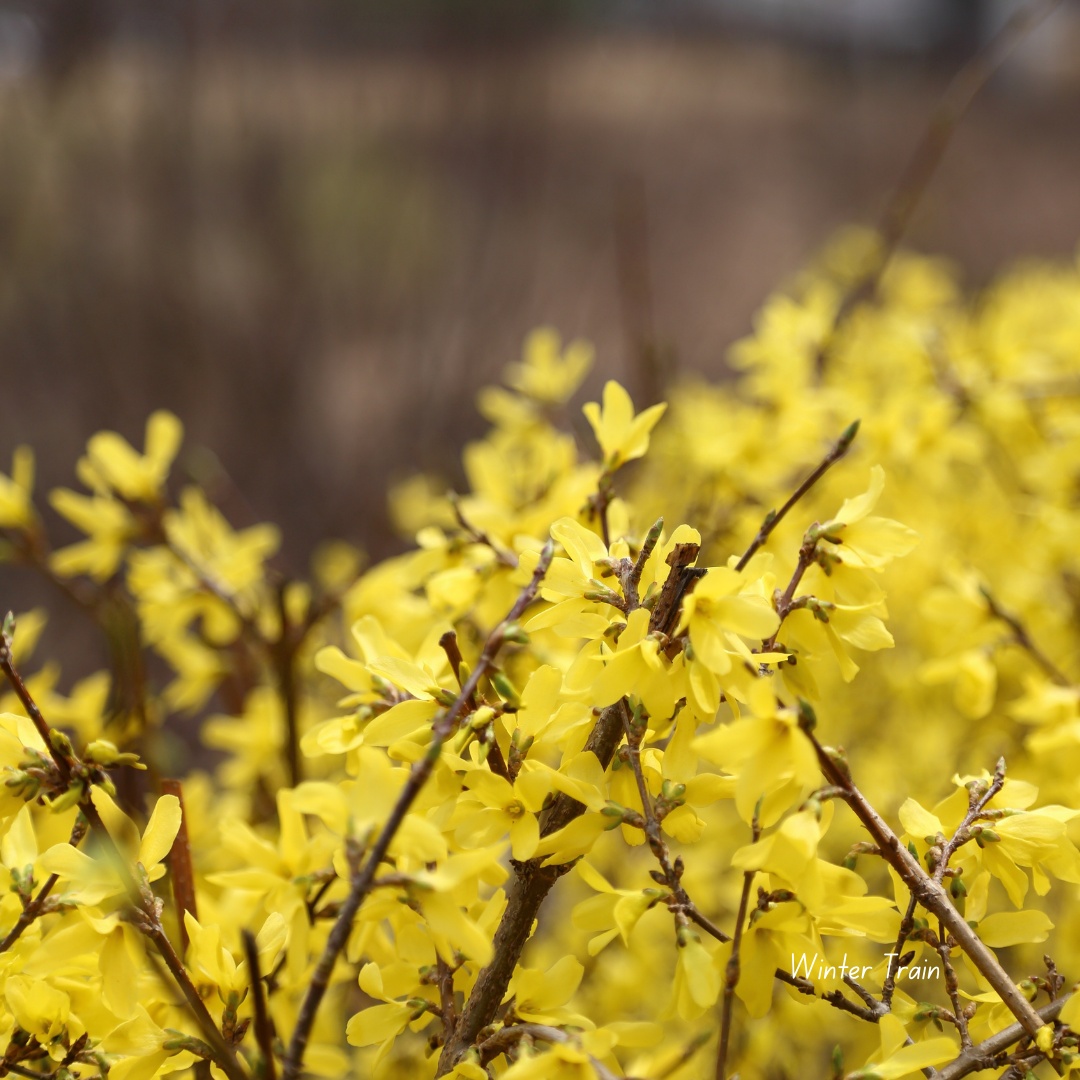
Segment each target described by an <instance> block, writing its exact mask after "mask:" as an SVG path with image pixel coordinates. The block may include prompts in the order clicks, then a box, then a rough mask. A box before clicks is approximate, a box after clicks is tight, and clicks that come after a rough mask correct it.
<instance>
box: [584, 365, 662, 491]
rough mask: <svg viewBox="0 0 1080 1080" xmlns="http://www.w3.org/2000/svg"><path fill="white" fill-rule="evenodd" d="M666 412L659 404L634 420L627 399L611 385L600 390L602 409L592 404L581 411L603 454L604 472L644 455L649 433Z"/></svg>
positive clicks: (618, 389)
mask: <svg viewBox="0 0 1080 1080" xmlns="http://www.w3.org/2000/svg"><path fill="white" fill-rule="evenodd" d="M666 408H667V405H666V404H664V403H663V402H661V404H659V405H653V406H651V407H650V408H648V409H646V410H645V411H644V412H641V413H638V414H637V416H635V415H634V403H633V402H632V401H631V400H630V395H629V394H628V393H627V392H626V391H625V390H624V389H623V388H622V387H621V386H620V385H619V384H618V383H617V382H614V381H609V382H608V383H607V384H606V385H605V386H604V406H603V409H601V407H600V406H599V405H598V404H597V403H596V402H595V401H590V402H589V403H588V404H587V405H585V406H584V407H583V408H582V412H584V413H585V417H586V419H587V420H588V421H589V424H590V425H591V426H592V429H593V433H594V434H595V435H596V441H597V442H598V443H599V444H600V449H601V450H602V451H603V452H604V468H605V469H607V470H608V472H614V471H615V470H616V469H617V468H619V466H620V465H625V464H626V463H627V462H628V461H633V460H634V459H635V458H639V457H643V456H644V455H645V452H646V451H647V450H648V449H649V432H650V431H652V429H653V428H654V427H656V425H657V423H658V421H659V420H660V417H661V416H663V415H664V410H665V409H666Z"/></svg>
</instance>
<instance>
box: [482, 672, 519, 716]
mask: <svg viewBox="0 0 1080 1080" xmlns="http://www.w3.org/2000/svg"><path fill="white" fill-rule="evenodd" d="M488 678H489V679H490V680H491V685H492V686H494V687H495V693H497V694H498V695H499V697H501V698H502V699H503V701H505V702H506V703H507V704H508V705H511V706H512V707H513V708H515V709H517V708H519V707H520V706H521V698H520V697H519V695H518V692H517V690H516V689H515V688H514V684H513V683H512V682H511V681H510V680H509V679H508V678H507V677H506V676H505V675H504V674H503V673H502V672H501V671H493V672H492V673H491V674H490V675H489V676H488Z"/></svg>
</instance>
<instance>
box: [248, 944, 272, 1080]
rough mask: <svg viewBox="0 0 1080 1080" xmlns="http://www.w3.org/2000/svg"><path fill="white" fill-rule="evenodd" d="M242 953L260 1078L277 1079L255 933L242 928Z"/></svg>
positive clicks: (270, 1027)
mask: <svg viewBox="0 0 1080 1080" xmlns="http://www.w3.org/2000/svg"><path fill="white" fill-rule="evenodd" d="M242 937H243V940H244V955H245V956H246V957H247V962H248V979H249V980H250V982H251V997H252V1004H253V1007H254V1010H255V1041H256V1042H257V1043H258V1044H259V1053H260V1054H261V1055H262V1061H263V1073H262V1080H277V1065H276V1064H275V1062H274V1025H273V1021H272V1020H271V1019H270V1013H269V1012H268V1011H267V1008H266V988H265V987H264V986H263V981H262V972H261V971H260V970H259V947H258V945H257V944H256V942H255V935H254V934H253V933H252V932H251V931H250V930H246V929H245V930H243V931H242Z"/></svg>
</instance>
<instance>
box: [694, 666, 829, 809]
mask: <svg viewBox="0 0 1080 1080" xmlns="http://www.w3.org/2000/svg"><path fill="white" fill-rule="evenodd" d="M750 711H751V713H752V715H751V716H744V717H742V718H741V719H739V720H736V721H734V722H733V723H730V724H721V725H719V726H718V727H717V728H716V729H715V730H713V731H710V732H709V733H708V734H706V735H702V736H700V737H699V738H697V739H695V740H694V744H693V745H694V749H696V750H697V751H698V753H700V754H701V756H702V757H703V758H705V759H706V760H708V761H711V762H713V763H714V764H716V765H719V766H720V767H721V768H723V769H726V770H728V771H730V772H737V774H738V781H737V782H736V785H735V806H736V808H737V809H738V811H739V816H740V817H741V818H742V819H743V820H744V821H750V820H751V818H752V817H753V815H754V808H755V806H756V804H757V803H758V800H759V799H760V800H761V812H760V817H761V823H762V825H765V826H768V825H771V824H773V823H774V822H775V821H777V820H778V819H779V817H780V815H781V814H782V813H783V812H784V811H785V810H786V809H787V808H788V807H789V806H791V805H792V803H794V802H795V801H796V800H797V799H799V798H802V797H803V796H804V795H806V794H807V793H808V792H809V791H810V790H811V789H812V788H813V787H814V786H815V784H817V783H819V781H820V778H821V774H820V771H819V769H818V760H817V754H816V753H815V751H814V747H813V745H812V744H811V742H810V740H809V739H808V738H807V737H806V735H805V734H804V733H803V731H802V730H801V729H800V727H799V721H798V717H797V715H796V713H795V711H794V710H793V709H784V708H780V707H779V705H778V703H777V701H776V697H775V696H774V694H773V691H772V688H771V686H770V685H769V681H768V680H766V679H761V680H758V681H757V682H755V683H754V684H753V685H752V687H751V692H750Z"/></svg>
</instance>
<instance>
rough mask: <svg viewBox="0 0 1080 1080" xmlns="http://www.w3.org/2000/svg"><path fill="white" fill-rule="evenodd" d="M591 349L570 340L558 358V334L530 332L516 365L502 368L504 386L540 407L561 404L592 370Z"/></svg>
mask: <svg viewBox="0 0 1080 1080" xmlns="http://www.w3.org/2000/svg"><path fill="white" fill-rule="evenodd" d="M592 362H593V348H592V346H591V345H589V344H588V343H586V342H584V341H572V342H571V343H570V344H569V345H567V346H566V351H565V352H564V353H563V355H562V356H560V355H559V335H558V334H557V333H555V331H554V330H551V329H548V328H543V329H540V330H534V331H533V332H532V333H531V334H529V336H528V337H527V338H526V339H525V347H524V350H523V358H522V362H521V363H520V364H509V365H508V366H507V368H506V385H507V386H509V387H511V388H512V389H514V390H517V391H518V393H520V394H524V395H525V396H526V397H530V398H532V399H533V400H534V401H537V402H540V403H541V404H544V405H562V404H563V402H565V401H567V400H569V399H570V397H571V396H572V395H573V393H574V391H575V390H577V388H578V387H579V386H580V385H581V380H582V379H584V378H585V376H586V375H587V374H588V373H589V368H590V367H592Z"/></svg>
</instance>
